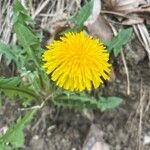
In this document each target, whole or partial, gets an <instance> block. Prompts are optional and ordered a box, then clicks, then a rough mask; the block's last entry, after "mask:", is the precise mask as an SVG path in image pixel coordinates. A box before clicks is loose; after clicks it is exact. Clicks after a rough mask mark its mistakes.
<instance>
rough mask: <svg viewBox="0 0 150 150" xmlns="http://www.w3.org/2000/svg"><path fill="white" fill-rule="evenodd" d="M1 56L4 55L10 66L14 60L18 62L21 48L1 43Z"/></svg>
mask: <svg viewBox="0 0 150 150" xmlns="http://www.w3.org/2000/svg"><path fill="white" fill-rule="evenodd" d="M0 54H2V55H4V57H5V59H6V64H7V65H9V64H10V63H11V61H12V60H14V61H16V60H18V57H19V56H18V55H19V48H18V47H17V46H10V45H8V44H5V43H3V42H0Z"/></svg>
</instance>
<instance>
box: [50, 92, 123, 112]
mask: <svg viewBox="0 0 150 150" xmlns="http://www.w3.org/2000/svg"><path fill="white" fill-rule="evenodd" d="M53 102H54V104H56V105H57V106H63V107H69V108H79V109H81V108H88V109H99V110H101V111H105V110H108V109H112V108H115V107H117V106H118V105H119V104H121V102H122V99H121V98H119V97H107V98H104V97H100V99H96V98H94V97H91V96H88V95H86V94H78V95H77V94H74V93H71V94H60V95H57V96H56V97H55V98H54V100H53Z"/></svg>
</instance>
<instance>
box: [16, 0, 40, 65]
mask: <svg viewBox="0 0 150 150" xmlns="http://www.w3.org/2000/svg"><path fill="white" fill-rule="evenodd" d="M13 12H14V13H13V28H14V31H15V33H16V35H17V39H18V41H19V43H20V44H21V46H22V47H23V48H24V50H25V51H26V53H27V57H28V61H33V62H34V63H35V65H36V67H40V64H41V59H40V57H41V53H42V49H41V47H40V38H39V35H38V34H37V33H35V32H33V30H32V29H31V26H30V25H33V21H32V19H31V17H30V16H28V14H27V11H26V10H25V9H24V8H23V6H22V5H21V4H20V2H19V1H18V0H15V2H14V8H13Z"/></svg>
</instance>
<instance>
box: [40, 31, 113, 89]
mask: <svg viewBox="0 0 150 150" xmlns="http://www.w3.org/2000/svg"><path fill="white" fill-rule="evenodd" d="M47 49H48V50H46V51H45V52H44V54H43V61H44V62H45V63H44V68H46V69H47V74H51V79H52V80H53V81H55V82H56V85H57V86H59V87H62V88H64V89H66V90H70V91H83V90H85V89H87V90H91V87H92V84H93V87H94V88H98V87H99V86H100V85H101V84H102V83H103V80H102V78H103V79H105V80H108V79H109V76H108V74H109V73H110V66H111V64H109V63H108V60H109V54H108V52H107V50H106V49H105V47H104V45H103V44H102V43H101V42H100V41H99V40H98V39H93V38H92V36H90V35H85V33H84V32H80V33H70V32H69V33H66V34H65V35H64V36H63V37H61V38H60V40H59V41H54V42H53V43H52V44H49V45H48V46H47Z"/></svg>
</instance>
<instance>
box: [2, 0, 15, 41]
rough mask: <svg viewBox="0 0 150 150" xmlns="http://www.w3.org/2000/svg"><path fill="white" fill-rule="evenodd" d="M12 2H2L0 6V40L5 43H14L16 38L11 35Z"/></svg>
mask: <svg viewBox="0 0 150 150" xmlns="http://www.w3.org/2000/svg"><path fill="white" fill-rule="evenodd" d="M11 19H12V2H11V0H8V1H7V0H4V1H3V2H1V5H0V25H1V28H0V38H1V40H2V41H4V42H5V43H11V42H13V43H15V42H16V38H15V36H14V34H13V35H12V22H11Z"/></svg>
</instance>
